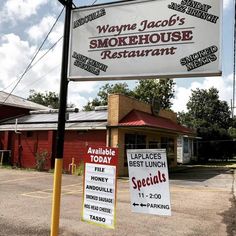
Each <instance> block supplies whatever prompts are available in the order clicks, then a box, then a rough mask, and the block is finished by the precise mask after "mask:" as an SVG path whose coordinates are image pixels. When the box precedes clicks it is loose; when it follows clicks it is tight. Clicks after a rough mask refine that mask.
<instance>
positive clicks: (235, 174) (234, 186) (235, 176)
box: [233, 169, 236, 201]
mask: <svg viewBox="0 0 236 236" xmlns="http://www.w3.org/2000/svg"><path fill="white" fill-rule="evenodd" d="M233 193H234V199H235V201H236V170H235V169H234V180H233Z"/></svg>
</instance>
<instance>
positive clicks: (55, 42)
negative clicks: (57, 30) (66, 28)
mask: <svg viewBox="0 0 236 236" xmlns="http://www.w3.org/2000/svg"><path fill="white" fill-rule="evenodd" d="M62 38H63V36H61V37H60V38H59V39H58V40H57V41H56V42H55V43H54V44H53V45H52V46H51V47H50V48H49V49H48V50H47V51H46V52H45V53H44V54H43V55H42V56H41V57H40V58H39V59H38V60H37V61H36V62H35V63H34V64H32V65H31V66H30V68H29V69H28V70H27V72H26V73H28V72H29V71H30V70H31V69H32V68H33V67H34V66H35V65H36V64H37V63H38V62H39V61H41V60H42V59H43V58H44V57H45V56H46V55H47V54H48V53H49V52H50V51H51V50H52V49H53V48H54V47H55V46H56V45H57V44H58V43H59V42H60V41H61V39H62ZM17 80H18V79H16V80H14V81H13V82H11V83H10V84H9V85H8V86H7V87H5V88H3V89H2V90H1V92H4V91H5V90H7V89H8V88H10V87H11V85H12V84H14V83H15V82H16V81H17Z"/></svg>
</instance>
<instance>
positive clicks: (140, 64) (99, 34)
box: [68, 0, 223, 81]
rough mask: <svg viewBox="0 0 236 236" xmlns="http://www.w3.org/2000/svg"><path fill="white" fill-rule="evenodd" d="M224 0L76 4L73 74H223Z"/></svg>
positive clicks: (96, 76)
mask: <svg viewBox="0 0 236 236" xmlns="http://www.w3.org/2000/svg"><path fill="white" fill-rule="evenodd" d="M222 3H223V0H197V1H193V0H161V1H160V0H136V1H122V2H118V3H112V4H103V5H98V6H92V7H83V8H78V9H74V10H73V11H72V18H71V35H70V51H69V61H70V63H69V74H68V78H69V79H70V80H80V81H83V80H112V79H143V78H153V77H157V76H158V77H192V76H207V75H209V76H210V75H221V23H222Z"/></svg>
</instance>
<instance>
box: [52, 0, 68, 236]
mask: <svg viewBox="0 0 236 236" xmlns="http://www.w3.org/2000/svg"><path fill="white" fill-rule="evenodd" d="M59 2H60V3H61V4H63V5H64V6H65V9H66V13H65V24H64V41H63V52H62V64H61V84H60V107H59V114H58V128H57V151H56V159H55V171H54V186H53V199H52V216H51V236H57V235H58V232H59V218H60V202H61V179H62V166H63V150H64V135H65V122H66V117H65V114H66V105H67V90H68V79H67V67H68V53H69V36H70V17H71V9H72V0H64V1H63V0H59Z"/></svg>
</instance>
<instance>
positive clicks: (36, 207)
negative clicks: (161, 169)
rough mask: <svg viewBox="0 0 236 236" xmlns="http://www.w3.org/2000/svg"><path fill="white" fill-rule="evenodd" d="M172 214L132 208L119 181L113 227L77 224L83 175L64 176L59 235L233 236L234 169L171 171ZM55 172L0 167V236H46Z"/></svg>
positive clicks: (123, 181) (235, 218) (235, 217)
mask: <svg viewBox="0 0 236 236" xmlns="http://www.w3.org/2000/svg"><path fill="white" fill-rule="evenodd" d="M170 179H171V181H170V192H171V205H172V216H171V217H162V216H155V215H147V214H137V213H132V212H131V207H130V195H129V186H128V184H129V183H128V180H127V179H119V180H118V194H117V197H118V203H117V222H116V229H115V230H111V229H104V228H101V227H98V226H94V225H90V224H87V223H85V222H81V209H82V177H78V176H71V175H63V182H62V201H61V218H60V235H63V236H98V235H99V236H162V235H163V236H185V235H186V236H205V235H206V236H235V235H236V199H235V197H236V196H235V194H234V193H235V181H236V180H235V170H233V169H230V168H202V167H191V168H186V169H184V170H181V171H178V172H175V173H171V174H170ZM52 186H53V174H51V173H45V172H34V171H23V170H12V169H4V168H0V236H9V235H11V236H16V235H17V236H18V235H19V236H21V235H22V236H23V235H31V236H32V235H33V236H36V235H40V236H44V235H45V236H46V235H50V223H51V196H52Z"/></svg>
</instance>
